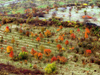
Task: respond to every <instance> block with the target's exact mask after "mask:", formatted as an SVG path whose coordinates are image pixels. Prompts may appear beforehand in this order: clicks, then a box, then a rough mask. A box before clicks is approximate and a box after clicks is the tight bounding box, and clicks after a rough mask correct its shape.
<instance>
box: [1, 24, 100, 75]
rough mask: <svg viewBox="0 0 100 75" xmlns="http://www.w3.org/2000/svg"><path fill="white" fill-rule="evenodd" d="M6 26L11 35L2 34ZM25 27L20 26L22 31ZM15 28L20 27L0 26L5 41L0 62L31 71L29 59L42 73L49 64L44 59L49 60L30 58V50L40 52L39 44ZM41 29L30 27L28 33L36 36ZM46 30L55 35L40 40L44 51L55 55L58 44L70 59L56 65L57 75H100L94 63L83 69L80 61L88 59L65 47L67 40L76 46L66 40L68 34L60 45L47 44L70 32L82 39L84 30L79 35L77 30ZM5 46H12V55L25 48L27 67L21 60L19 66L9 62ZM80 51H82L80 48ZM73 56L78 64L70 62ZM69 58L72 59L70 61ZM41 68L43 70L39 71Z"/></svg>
mask: <svg viewBox="0 0 100 75" xmlns="http://www.w3.org/2000/svg"><path fill="white" fill-rule="evenodd" d="M11 25H12V26H11ZM6 26H9V27H10V28H11V30H12V32H11V33H7V34H6V33H4V30H5V28H6ZM25 26H26V27H30V26H29V25H27V24H23V25H22V29H25ZM16 27H20V26H17V25H15V24H6V25H2V26H1V29H0V33H1V34H0V36H3V39H4V40H6V41H7V43H3V44H1V45H2V47H3V48H4V50H3V52H2V53H0V62H2V63H7V62H8V61H9V62H10V64H12V65H15V66H16V67H23V68H27V69H32V68H30V66H29V65H30V59H31V60H32V62H31V64H32V65H34V64H37V66H38V69H40V70H42V71H44V68H45V67H46V65H47V64H48V63H50V62H48V63H44V60H45V59H50V58H47V57H46V56H45V55H43V59H42V60H41V61H40V60H38V59H35V58H34V57H31V56H32V55H31V54H30V51H31V49H32V48H34V50H36V51H37V52H41V51H40V50H39V46H40V44H39V43H38V42H37V41H36V37H35V36H34V37H31V36H29V37H27V36H22V35H21V34H20V33H19V32H17V31H15V28H16ZM41 28H42V27H40V26H39V27H36V26H35V27H32V26H31V29H29V31H31V32H33V33H34V34H35V33H36V34H38V33H39V32H41ZM46 29H48V30H51V32H53V33H55V35H54V36H51V37H50V38H46V37H45V38H44V39H43V40H45V42H44V41H43V40H41V41H40V43H41V44H42V45H43V46H45V48H46V49H50V50H51V51H52V52H51V53H52V54H53V55H56V54H58V53H59V51H58V50H57V47H56V46H57V44H60V45H61V46H62V47H63V48H65V51H62V52H63V56H64V57H66V58H70V59H69V60H68V62H67V63H66V64H64V65H63V64H59V63H57V71H58V72H59V74H62V73H64V75H68V74H69V75H71V74H72V72H73V73H74V74H75V75H80V74H81V75H86V74H87V73H86V72H84V73H83V71H84V70H85V71H90V72H89V73H90V74H91V73H92V72H93V73H92V74H93V75H99V74H100V73H98V72H99V71H100V69H99V66H98V65H96V64H94V63H92V67H90V66H89V65H88V64H87V65H86V66H85V67H83V65H82V62H81V60H82V59H83V58H84V59H88V58H89V57H84V56H83V55H82V54H76V53H74V52H73V51H72V50H70V49H69V48H71V46H70V45H68V46H67V47H66V45H65V43H64V42H65V41H66V40H68V41H69V42H70V43H72V45H73V47H76V46H77V41H76V40H71V38H68V36H70V34H66V35H65V36H64V37H65V40H63V42H62V43H60V42H58V43H56V42H53V43H52V42H51V41H50V43H48V42H47V40H48V39H49V40H51V39H53V40H55V39H56V38H58V36H59V35H60V34H63V33H65V32H70V30H73V31H74V34H75V35H76V37H78V38H80V37H84V33H83V32H84V31H85V30H84V29H82V28H80V33H78V32H77V28H63V29H62V30H60V31H56V30H57V29H58V27H52V26H51V27H46ZM12 36H13V37H14V39H15V43H14V45H13V44H12V43H11V39H12ZM20 36H22V39H19V37H20ZM89 37H91V36H89ZM94 38H95V37H94ZM32 39H33V41H32ZM17 42H18V43H19V45H18V47H17V46H16V43H17ZM96 43H99V42H96ZM27 45H29V46H28V47H27ZM36 45H38V47H36ZM7 46H12V47H13V48H14V54H17V53H19V52H21V47H23V46H24V47H26V49H27V50H28V56H29V57H28V64H27V65H26V64H24V60H22V62H23V63H22V64H20V61H16V62H14V61H11V60H10V57H9V55H8V54H7V53H5V52H6V48H7ZM80 49H82V48H80ZM68 51H71V52H70V53H68ZM74 55H77V56H78V59H79V60H78V62H73V61H72V60H74V58H73V56H74ZM91 56H92V55H91ZM71 57H72V60H71ZM39 61H40V62H41V63H39ZM41 67H42V68H43V69H41ZM60 67H62V68H60ZM32 70H33V69H32ZM94 70H97V72H94Z"/></svg>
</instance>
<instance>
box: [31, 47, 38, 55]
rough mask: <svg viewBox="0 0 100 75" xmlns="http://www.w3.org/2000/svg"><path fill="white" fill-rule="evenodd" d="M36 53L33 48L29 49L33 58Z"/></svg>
mask: <svg viewBox="0 0 100 75" xmlns="http://www.w3.org/2000/svg"><path fill="white" fill-rule="evenodd" d="M36 52H37V51H35V50H34V49H33V48H32V49H31V54H32V55H33V56H34V54H35V53H36Z"/></svg>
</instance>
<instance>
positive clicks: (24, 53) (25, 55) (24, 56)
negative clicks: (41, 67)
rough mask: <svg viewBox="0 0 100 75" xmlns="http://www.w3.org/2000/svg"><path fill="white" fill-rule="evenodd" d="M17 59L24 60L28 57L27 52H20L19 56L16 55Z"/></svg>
mask: <svg viewBox="0 0 100 75" xmlns="http://www.w3.org/2000/svg"><path fill="white" fill-rule="evenodd" d="M18 57H19V58H20V59H26V58H27V57H28V53H27V52H25V51H24V52H20V53H19V54H18Z"/></svg>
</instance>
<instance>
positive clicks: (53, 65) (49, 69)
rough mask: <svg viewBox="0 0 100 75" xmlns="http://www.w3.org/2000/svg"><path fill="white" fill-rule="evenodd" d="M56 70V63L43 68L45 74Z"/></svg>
mask: <svg viewBox="0 0 100 75" xmlns="http://www.w3.org/2000/svg"><path fill="white" fill-rule="evenodd" d="M55 70H56V63H55V62H54V63H52V64H48V65H47V66H46V68H45V71H46V73H53V72H55Z"/></svg>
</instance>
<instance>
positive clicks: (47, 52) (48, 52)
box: [44, 49, 51, 57]
mask: <svg viewBox="0 0 100 75" xmlns="http://www.w3.org/2000/svg"><path fill="white" fill-rule="evenodd" d="M50 53H51V50H50V49H44V54H45V55H46V56H47V57H48V56H50Z"/></svg>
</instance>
